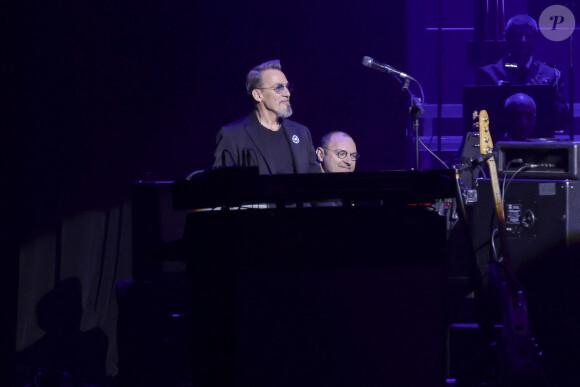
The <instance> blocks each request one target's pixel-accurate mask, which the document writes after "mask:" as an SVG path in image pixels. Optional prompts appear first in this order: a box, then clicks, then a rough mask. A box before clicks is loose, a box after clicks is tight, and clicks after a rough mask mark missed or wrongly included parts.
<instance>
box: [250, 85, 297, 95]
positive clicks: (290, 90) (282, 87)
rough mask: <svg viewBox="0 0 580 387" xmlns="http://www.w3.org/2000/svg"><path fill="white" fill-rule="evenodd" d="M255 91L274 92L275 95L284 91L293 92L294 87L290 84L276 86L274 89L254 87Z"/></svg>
mask: <svg viewBox="0 0 580 387" xmlns="http://www.w3.org/2000/svg"><path fill="white" fill-rule="evenodd" d="M256 89H260V90H266V89H268V90H274V93H276V94H282V93H283V92H284V89H288V91H289V92H292V90H294V85H293V84H291V83H288V84H286V85H276V86H274V87H256Z"/></svg>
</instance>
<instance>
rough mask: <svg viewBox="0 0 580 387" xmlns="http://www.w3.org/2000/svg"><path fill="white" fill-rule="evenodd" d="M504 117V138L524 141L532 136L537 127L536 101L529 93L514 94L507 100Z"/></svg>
mask: <svg viewBox="0 0 580 387" xmlns="http://www.w3.org/2000/svg"><path fill="white" fill-rule="evenodd" d="M503 118H504V128H503V129H504V134H503V137H502V138H501V139H502V140H507V141H524V140H527V139H528V138H532V137H533V136H534V129H535V128H536V103H535V102H534V100H533V99H532V97H530V96H529V95H527V94H524V93H517V94H514V95H512V96H510V97H508V98H507V99H506V101H505V105H504V115H503Z"/></svg>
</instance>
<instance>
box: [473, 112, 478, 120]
mask: <svg viewBox="0 0 580 387" xmlns="http://www.w3.org/2000/svg"><path fill="white" fill-rule="evenodd" d="M477 115H478V114H477V110H475V111H474V112H473V119H474V120H475V119H476V118H477Z"/></svg>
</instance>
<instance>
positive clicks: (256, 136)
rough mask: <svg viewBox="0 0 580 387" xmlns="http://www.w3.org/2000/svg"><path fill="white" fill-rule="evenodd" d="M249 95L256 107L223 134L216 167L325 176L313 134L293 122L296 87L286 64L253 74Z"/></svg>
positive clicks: (248, 84) (270, 64)
mask: <svg viewBox="0 0 580 387" xmlns="http://www.w3.org/2000/svg"><path fill="white" fill-rule="evenodd" d="M246 91H247V93H248V96H249V97H250V100H251V102H252V104H253V106H254V109H253V110H252V112H250V114H249V115H248V116H246V117H244V118H242V119H240V120H238V121H236V122H233V123H231V124H229V125H226V126H224V127H222V128H221V129H220V130H219V132H218V135H217V148H216V151H215V154H214V157H215V159H214V164H213V167H214V168H221V167H230V166H257V167H258V170H259V173H260V174H262V175H274V174H293V173H319V172H320V167H319V166H318V163H317V162H316V156H315V153H314V145H313V144H312V137H311V135H310V130H308V128H307V127H306V126H304V125H301V124H299V123H297V122H294V121H291V120H289V119H288V117H290V116H291V115H292V106H291V104H290V93H291V91H292V84H291V83H289V82H288V80H287V79H286V76H285V75H284V73H283V72H282V66H281V65H280V61H279V60H271V61H269V62H265V63H262V64H260V65H258V66H256V67H254V68H253V69H252V70H250V72H249V73H248V76H247V79H246Z"/></svg>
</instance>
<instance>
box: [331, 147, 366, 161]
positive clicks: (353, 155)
mask: <svg viewBox="0 0 580 387" xmlns="http://www.w3.org/2000/svg"><path fill="white" fill-rule="evenodd" d="M322 148H324V149H328V150H329V151H332V152H334V154H335V155H336V156H338V158H339V159H344V158H345V157H346V155H348V152H347V151H345V150H344V149H330V148H327V147H324V146H323V147H322ZM350 158H351V160H352V161H357V160H358V159H360V154H359V153H356V152H354V153H351V154H350Z"/></svg>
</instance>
